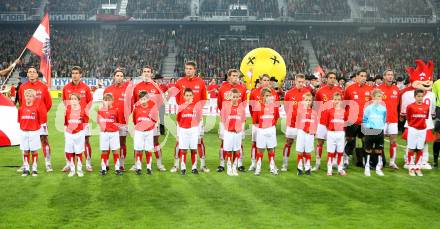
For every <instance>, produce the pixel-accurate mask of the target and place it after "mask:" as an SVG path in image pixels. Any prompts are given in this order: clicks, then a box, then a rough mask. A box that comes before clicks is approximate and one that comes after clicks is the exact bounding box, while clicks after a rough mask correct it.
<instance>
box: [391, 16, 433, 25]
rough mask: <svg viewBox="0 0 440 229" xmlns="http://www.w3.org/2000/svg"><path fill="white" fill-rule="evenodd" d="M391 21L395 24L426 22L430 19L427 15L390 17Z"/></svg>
mask: <svg viewBox="0 0 440 229" xmlns="http://www.w3.org/2000/svg"><path fill="white" fill-rule="evenodd" d="M389 22H390V23H394V24H399V23H400V24H426V23H427V22H428V20H427V18H426V17H390V18H389Z"/></svg>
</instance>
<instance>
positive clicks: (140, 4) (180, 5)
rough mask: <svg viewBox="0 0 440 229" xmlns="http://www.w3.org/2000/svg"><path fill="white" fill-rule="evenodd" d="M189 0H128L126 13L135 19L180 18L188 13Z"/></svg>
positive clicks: (189, 11)
mask: <svg viewBox="0 0 440 229" xmlns="http://www.w3.org/2000/svg"><path fill="white" fill-rule="evenodd" d="M190 2H191V1H190V0H161V1H156V0H130V1H129V2H128V5H127V15H130V16H132V17H135V18H137V19H151V18H158V19H182V18H184V17H185V16H188V15H190V13H191V10H190Z"/></svg>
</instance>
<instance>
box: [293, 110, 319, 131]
mask: <svg viewBox="0 0 440 229" xmlns="http://www.w3.org/2000/svg"><path fill="white" fill-rule="evenodd" d="M317 127H318V114H317V112H316V111H315V110H313V109H312V108H303V107H299V109H298V115H297V117H296V128H298V129H301V130H303V131H304V132H306V133H309V134H315V133H316V129H317Z"/></svg>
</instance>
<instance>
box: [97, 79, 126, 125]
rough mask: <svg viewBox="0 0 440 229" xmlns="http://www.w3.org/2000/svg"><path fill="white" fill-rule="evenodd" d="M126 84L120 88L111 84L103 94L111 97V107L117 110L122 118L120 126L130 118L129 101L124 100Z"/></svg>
mask: <svg viewBox="0 0 440 229" xmlns="http://www.w3.org/2000/svg"><path fill="white" fill-rule="evenodd" d="M127 85H128V84H127V83H123V84H121V85H120V86H118V85H116V84H112V85H110V86H109V87H107V88H106V89H105V90H104V95H105V94H111V95H112V96H113V107H115V108H117V109H118V111H119V112H120V113H121V114H120V116H122V117H123V118H122V119H121V120H120V123H121V124H127V121H128V117H129V116H130V111H131V109H130V104H129V102H128V101H129V100H126V93H127Z"/></svg>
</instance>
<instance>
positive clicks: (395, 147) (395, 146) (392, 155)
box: [390, 143, 397, 159]
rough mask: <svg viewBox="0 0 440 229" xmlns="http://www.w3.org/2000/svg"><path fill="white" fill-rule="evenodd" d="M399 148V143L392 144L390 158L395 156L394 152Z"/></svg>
mask: <svg viewBox="0 0 440 229" xmlns="http://www.w3.org/2000/svg"><path fill="white" fill-rule="evenodd" d="M396 149H397V144H396V143H394V144H390V159H392V158H394V154H395V152H396Z"/></svg>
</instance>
